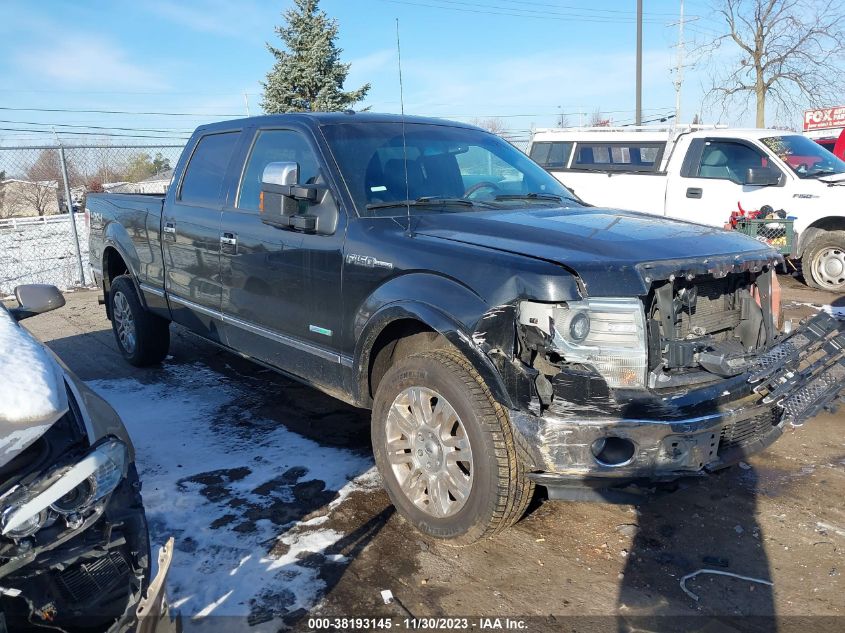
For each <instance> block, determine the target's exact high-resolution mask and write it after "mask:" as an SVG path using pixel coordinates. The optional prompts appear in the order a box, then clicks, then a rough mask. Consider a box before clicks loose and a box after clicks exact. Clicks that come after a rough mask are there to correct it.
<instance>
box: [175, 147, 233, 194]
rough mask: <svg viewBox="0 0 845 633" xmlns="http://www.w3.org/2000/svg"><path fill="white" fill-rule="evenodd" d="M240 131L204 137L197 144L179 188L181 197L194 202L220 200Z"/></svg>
mask: <svg viewBox="0 0 845 633" xmlns="http://www.w3.org/2000/svg"><path fill="white" fill-rule="evenodd" d="M239 136H240V132H224V133H222V134H209V135H208V136H203V137H202V138H201V139H200V140H199V143H197V146H196V148H195V149H194V153H193V155H192V156H191V160H190V161H189V162H188V167H187V168H186V170H185V176H184V177H183V178H182V186H181V188H180V190H179V200H181V201H182V202H187V203H190V204H206V205H217V204H219V203H220V201H221V200H220V198H221V190H222V187H223V178H224V177H225V176H226V168H227V167H228V166H229V160H230V159H231V158H232V152H233V151H234V149H235V143H236V142H237V140H238V137H239Z"/></svg>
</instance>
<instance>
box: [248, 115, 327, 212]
mask: <svg viewBox="0 0 845 633" xmlns="http://www.w3.org/2000/svg"><path fill="white" fill-rule="evenodd" d="M277 162H285V163H297V164H298V165H299V182H300V184H313V183H314V182H316V180H317V177H318V176H319V173H320V166H319V164H318V163H317V157H316V156H315V155H314V151H313V150H312V149H311V146H310V145H309V144H308V141H307V140H306V139H305V137H304V136H302V134H300V133H299V132H294V131H292V130H261V131H259V132H258V136H257V137H256V139H255V143H253V145H252V150H251V151H250V154H249V158H248V159H247V163H246V169H244V173H243V177H242V178H241V186H240V190H239V191H238V202H237V207H238V208H239V209H249V210H252V211H258V202H259V201H258V198H259V195H260V194H261V176H262V174H264V168H265V167H266V166H267V165H268V164H270V163H277Z"/></svg>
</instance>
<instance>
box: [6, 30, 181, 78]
mask: <svg viewBox="0 0 845 633" xmlns="http://www.w3.org/2000/svg"><path fill="white" fill-rule="evenodd" d="M15 58H16V61H17V62H18V65H19V66H20V67H21V69H22V70H25V71H27V72H28V73H31V75H33V78H37V79H40V80H42V81H48V82H50V83H51V84H52V83H53V82H57V83H58V84H60V85H62V86H73V87H74V88H78V89H85V88H89V87H91V88H93V87H98V88H100V89H106V88H112V89H125V88H131V89H134V90H162V89H165V88H167V87H168V86H167V83H166V82H165V81H164V79H163V77H162V76H161V75H160V74H158V73H156V72H153V71H152V70H149V69H147V68H145V67H144V66H142V65H140V64H137V63H135V62H133V61H131V60H129V59H128V58H127V55H126V53H125V52H124V51H123V49H121V48H120V47H119V46H118V45H116V44H113V43H111V42H108V41H107V40H104V39H102V38H98V37H96V36H91V35H86V36H84V37H81V36H78V35H77V36H71V37H64V38H61V39H52V40H50V39H42V40H39V41H38V43H37V45H35V46H33V47H30V48H24V49H23V50H21V51H19V52H18V53H17V54H16V55H15Z"/></svg>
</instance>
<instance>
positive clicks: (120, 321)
mask: <svg viewBox="0 0 845 633" xmlns="http://www.w3.org/2000/svg"><path fill="white" fill-rule="evenodd" d="M112 307H113V308H114V314H112V318H113V319H114V324H115V329H116V330H117V338H118V339H120V345H121V346H122V347H123V349H124V351H125V352H126V353H127V354H133V353H135V345H136V338H135V319H134V318H133V317H132V311H131V310H130V308H129V301H128V300H127V299H126V296H125V295H124V294H123V293H122V292H120V291H118V292H116V293H114V305H113V306H112Z"/></svg>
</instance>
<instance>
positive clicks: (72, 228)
mask: <svg viewBox="0 0 845 633" xmlns="http://www.w3.org/2000/svg"><path fill="white" fill-rule="evenodd" d="M59 162H61V166H62V184H63V185H64V188H65V205H66V206H67V212H68V216H69V217H70V234H71V235H72V236H73V247H74V249H75V250H76V264H77V266H79V285H80V286H84V285H85V266H83V265H82V251H81V250H80V248H79V235H78V233H77V230H76V215H74V213H73V200H72V199H71V193H70V179H69V178H68V175H67V158H66V157H65V146H64V145H59Z"/></svg>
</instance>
